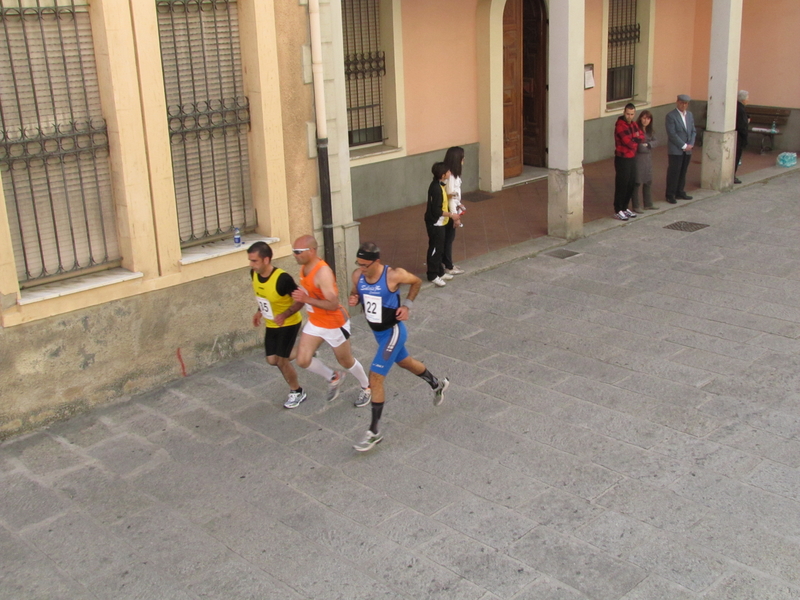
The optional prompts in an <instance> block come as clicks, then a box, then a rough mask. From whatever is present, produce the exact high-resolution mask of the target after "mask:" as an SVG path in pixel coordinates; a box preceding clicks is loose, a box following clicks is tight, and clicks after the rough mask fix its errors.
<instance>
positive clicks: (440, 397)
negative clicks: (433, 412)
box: [433, 377, 450, 406]
mask: <svg viewBox="0 0 800 600" xmlns="http://www.w3.org/2000/svg"><path fill="white" fill-rule="evenodd" d="M449 387H450V380H449V379H448V378H447V377H444V378H442V379H440V380H439V385H437V386H436V389H435V390H433V405H434V406H439V405H440V404H441V403H442V402H443V401H444V393H445V392H446V391H447V388H449Z"/></svg>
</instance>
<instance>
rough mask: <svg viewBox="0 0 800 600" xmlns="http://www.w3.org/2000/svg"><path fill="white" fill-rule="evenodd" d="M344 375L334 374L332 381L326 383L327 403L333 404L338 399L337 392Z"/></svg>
mask: <svg viewBox="0 0 800 600" xmlns="http://www.w3.org/2000/svg"><path fill="white" fill-rule="evenodd" d="M346 375H347V373H345V372H344V371H336V372H334V374H333V379H331V380H330V382H328V397H327V398H326V400H327V401H328V402H333V401H334V400H336V399H337V398H338V397H339V392H340V391H341V387H342V384H343V383H344V378H345V376H346Z"/></svg>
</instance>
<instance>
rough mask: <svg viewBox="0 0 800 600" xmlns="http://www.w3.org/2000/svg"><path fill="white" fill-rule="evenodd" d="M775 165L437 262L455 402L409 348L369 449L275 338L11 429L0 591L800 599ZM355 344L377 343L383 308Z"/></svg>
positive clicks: (784, 213) (796, 287)
mask: <svg viewBox="0 0 800 600" xmlns="http://www.w3.org/2000/svg"><path fill="white" fill-rule="evenodd" d="M776 173H779V171H775V170H770V171H769V172H768V173H767V174H765V175H764V176H763V177H761V178H760V180H758V179H757V178H753V180H752V181H758V183H757V184H751V185H748V184H744V186H743V187H741V188H738V187H737V189H736V190H734V191H733V192H730V193H726V194H722V195H719V194H718V195H713V194H710V193H709V194H698V199H696V200H695V201H693V202H689V203H681V204H680V205H678V206H677V207H675V208H674V209H672V208H671V209H670V210H668V211H667V212H657V213H656V214H653V215H644V216H642V217H641V218H639V219H636V220H635V221H629V222H627V223H620V222H612V221H611V220H605V221H602V222H598V223H592V224H590V226H588V227H587V229H586V231H587V233H589V234H591V235H590V237H587V238H584V239H581V240H576V241H574V242H572V243H568V244H565V243H564V241H563V240H556V239H553V238H540V239H538V240H535V241H534V242H528V243H524V244H520V245H519V246H516V247H513V248H507V249H504V250H502V251H498V252H495V253H491V254H487V255H483V256H481V257H478V258H476V259H473V260H472V261H466V262H465V263H463V266H464V267H465V268H466V269H467V271H468V272H467V273H466V274H464V275H460V276H459V277H458V278H456V279H454V280H453V281H452V282H450V283H448V285H447V287H445V288H442V289H436V288H433V287H431V286H427V285H426V286H425V287H424V289H423V292H422V293H421V294H420V296H419V298H418V299H417V301H416V303H415V305H414V311H413V315H412V318H411V319H410V321H409V331H410V335H409V341H408V347H409V349H410V351H411V353H412V354H413V355H415V356H417V357H418V358H419V359H421V360H423V361H424V362H425V364H426V365H427V366H428V367H429V368H430V369H431V371H432V372H434V373H436V374H441V375H447V376H449V377H450V378H451V380H452V385H451V387H450V389H449V391H448V394H447V397H446V399H445V402H444V403H443V404H442V405H441V406H439V407H434V406H433V403H432V393H431V390H430V387H429V386H428V385H427V384H425V383H424V382H423V381H421V380H420V379H419V378H416V377H414V376H413V375H411V374H410V373H407V372H404V371H402V370H400V369H396V371H397V372H394V371H393V372H392V373H391V375H390V376H389V377H388V379H387V389H386V398H387V403H386V407H385V410H384V419H383V420H382V422H381V425H382V432H383V433H384V436H385V438H384V441H383V442H382V443H381V444H380V445H378V446H377V447H376V448H374V449H373V450H372V451H371V452H368V453H363V454H362V453H357V452H355V451H354V450H353V449H352V444H353V443H354V442H355V441H358V440H359V439H360V438H361V436H362V435H363V433H364V431H365V430H366V428H367V427H368V425H369V419H370V411H369V409H368V408H366V409H357V408H355V407H354V406H353V400H354V398H355V397H356V396H357V393H358V387H357V385H356V383H355V381H354V380H353V379H352V378H348V380H347V381H346V382H345V387H344V389H343V393H342V394H341V396H340V397H339V399H337V400H336V401H334V402H331V403H327V402H325V400H324V394H325V388H326V384H325V382H324V381H322V380H321V379H320V378H318V377H316V376H314V375H312V374H310V373H306V372H302V371H301V372H300V378H301V382H302V384H303V386H304V387H305V388H306V389H307V390H308V392H309V399H308V400H307V401H306V402H304V403H303V404H302V405H301V406H300V407H298V408H297V409H295V410H291V411H289V410H285V409H284V408H283V406H282V403H283V401H284V399H285V397H286V393H287V390H286V384H285V383H284V382H283V380H282V378H281V377H280V373H279V372H278V370H277V369H275V368H274V367H270V366H269V365H267V364H266V363H265V361H264V359H263V356H262V354H261V352H262V351H261V350H260V349H259V350H253V351H250V352H248V353H246V354H245V355H243V356H242V357H241V358H239V359H236V360H231V361H228V362H225V363H220V364H218V365H215V366H214V367H213V368H211V369H208V370H206V371H204V372H201V373H196V374H193V375H191V376H189V377H186V378H182V379H181V380H178V381H175V382H172V383H170V384H169V385H166V386H163V387H162V388H159V389H156V390H152V391H151V392H148V393H147V394H143V395H140V396H136V397H131V398H123V399H120V400H119V401H117V402H115V403H113V404H109V405H106V406H103V407H97V408H95V409H94V410H91V411H89V412H86V413H84V414H81V415H78V416H76V417H74V418H72V419H70V420H68V421H64V422H61V423H57V424H54V425H52V426H51V427H49V428H47V429H43V430H40V431H37V432H33V433H31V434H28V435H25V436H21V437H18V438H14V439H9V440H6V441H5V442H3V443H2V444H0V564H2V568H1V570H0V598H13V599H14V600H34V599H41V598H47V599H48V600H58V599H65V600H67V599H69V600H83V599H87V600H88V599H95V600H96V599H107V598H157V599H159V600H162V599H163V600H169V599H176V600H198V599H200V598H211V599H215V598H218V599H225V600H228V599H232V598H259V599H267V600H270V599H272V598H275V599H277V598H280V599H281V600H284V599H285V600H327V599H331V600H334V599H335V600H342V599H347V600H359V599H362V598H363V599H364V600H374V599H387V600H389V599H391V600H419V599H421V598H424V599H426V600H427V599H439V598H441V599H446V600H739V599H741V600H746V599H751V600H763V599H765V598H768V599H769V600H800V576H799V575H798V572H800V570H798V568H797V565H798V564H800V517H799V516H798V515H800V483H798V482H800V402H798V400H800V371H798V369H797V365H798V362H800V264H798V263H799V262H800V261H798V258H800V236H798V235H797V225H796V224H797V222H798V220H799V219H800V210H798V206H797V189H798V188H800V171H798V170H792V171H789V172H787V173H785V174H782V175H780V176H777V177H776V176H775V174H776ZM700 196H703V198H700ZM753 214H758V215H759V217H758V219H753ZM677 220H687V221H696V222H701V223H704V224H707V225H708V227H706V228H705V229H702V230H700V231H697V232H694V233H689V232H679V231H673V230H669V229H664V227H665V226H667V225H669V224H670V223H673V222H674V221H677ZM378 241H380V240H378ZM555 248H563V249H566V250H572V251H574V252H577V253H578V254H577V255H575V256H571V257H570V258H558V257H556V256H551V255H548V254H547V251H549V250H552V249H555ZM352 341H353V347H354V353H355V355H356V356H357V357H359V359H360V360H362V362H364V363H366V364H368V363H369V361H370V360H371V357H372V354H373V353H374V351H375V342H374V340H373V338H372V336H371V335H370V332H369V329H368V327H367V326H366V323H365V322H364V321H363V318H361V317H360V315H357V316H355V317H354V320H353V337H352ZM320 358H321V359H322V360H323V361H327V362H329V363H331V362H332V360H333V357H332V354H331V352H330V350H329V349H327V348H322V349H321V351H320Z"/></svg>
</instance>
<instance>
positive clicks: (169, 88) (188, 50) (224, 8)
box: [156, 0, 256, 247]
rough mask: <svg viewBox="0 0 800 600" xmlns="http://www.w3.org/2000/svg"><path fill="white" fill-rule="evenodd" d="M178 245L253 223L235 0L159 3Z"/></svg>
mask: <svg viewBox="0 0 800 600" xmlns="http://www.w3.org/2000/svg"><path fill="white" fill-rule="evenodd" d="M156 9H157V12H158V30H159V35H160V39H161V59H162V63H163V70H164V88H165V92H166V98H167V107H168V108H167V120H168V124H169V135H170V146H171V150H172V170H173V177H174V180H175V197H176V202H177V208H178V227H179V230H180V239H181V245H182V246H183V247H186V246H191V245H193V244H197V243H202V242H207V241H211V240H212V239H214V238H222V237H225V236H227V235H230V234H231V232H232V231H233V230H234V228H239V229H241V230H242V231H244V230H246V229H253V228H254V227H255V225H256V222H255V211H254V209H253V201H252V195H251V187H250V160H249V153H248V147H247V134H248V131H249V128H250V106H249V102H248V99H247V97H246V96H245V95H244V84H243V79H242V63H241V50H240V46H239V24H238V11H237V5H236V1H235V0H156Z"/></svg>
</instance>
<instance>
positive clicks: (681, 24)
mask: <svg viewBox="0 0 800 600" xmlns="http://www.w3.org/2000/svg"><path fill="white" fill-rule="evenodd" d="M694 22H695V0H669V2H656V18H655V39H654V47H653V95H652V104H653V105H654V106H658V105H661V104H670V103H673V102H675V97H676V96H677V95H678V94H692V95H693V96H694V95H696V94H695V92H694V91H693V90H692V71H693V66H694V45H695V24H694ZM706 87H707V86H706ZM704 96H705V94H703V97H704Z"/></svg>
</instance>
